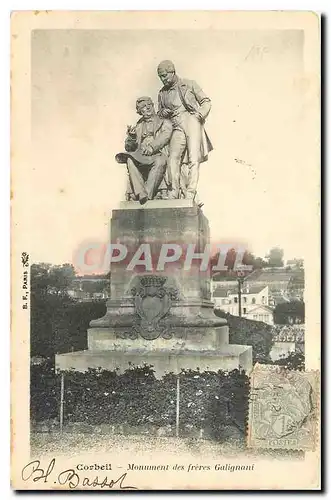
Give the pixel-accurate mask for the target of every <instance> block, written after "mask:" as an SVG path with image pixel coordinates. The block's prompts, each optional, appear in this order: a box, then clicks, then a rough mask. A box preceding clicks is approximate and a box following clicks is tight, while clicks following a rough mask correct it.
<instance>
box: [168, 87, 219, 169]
mask: <svg viewBox="0 0 331 500" xmlns="http://www.w3.org/2000/svg"><path fill="white" fill-rule="evenodd" d="M177 88H178V92H179V96H180V99H181V101H182V103H183V105H184V107H185V109H186V110H187V111H188V112H189V113H191V114H193V113H194V112H196V111H198V112H199V113H200V114H201V115H202V118H203V121H204V120H205V119H206V118H207V116H208V114H209V111H210V99H209V97H207V95H206V94H205V93H204V92H203V90H202V89H201V87H199V85H198V84H197V83H196V82H195V81H194V80H187V79H186V78H185V79H184V78H178V81H177ZM166 92H167V89H166V88H165V87H163V88H162V89H161V90H160V92H159V96H158V104H159V111H160V110H161V109H162V108H165V107H166V106H165V104H164V96H165V93H166ZM212 150H213V145H212V143H211V141H210V139H209V137H208V135H207V132H206V130H205V127H204V124H203V123H202V124H201V144H200V151H201V154H200V160H201V162H203V161H206V160H207V159H208V153H209V152H210V151H212ZM186 161H187V154H186V155H185V157H184V160H183V163H186Z"/></svg>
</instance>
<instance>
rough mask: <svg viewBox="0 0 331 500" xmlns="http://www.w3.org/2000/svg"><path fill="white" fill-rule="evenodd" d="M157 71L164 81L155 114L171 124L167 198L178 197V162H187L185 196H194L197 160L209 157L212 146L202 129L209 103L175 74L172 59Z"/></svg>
mask: <svg viewBox="0 0 331 500" xmlns="http://www.w3.org/2000/svg"><path fill="white" fill-rule="evenodd" d="M157 72H158V76H159V78H160V80H161V81H162V83H163V88H162V89H161V90H160V92H159V110H158V114H159V116H160V117H161V118H165V119H170V120H171V122H172V126H173V133H172V137H171V141H170V152H169V159H168V174H169V178H170V179H169V180H170V182H171V191H170V193H169V198H179V190H180V176H181V165H182V163H186V164H187V167H188V176H187V181H186V183H185V184H186V193H185V197H186V198H189V199H194V198H195V196H196V190H197V185H198V180H199V166H200V163H202V162H204V161H206V160H207V159H208V153H209V151H211V150H212V149H213V147H212V144H211V142H210V140H209V138H208V136H207V134H206V132H205V129H204V122H205V120H206V118H207V116H208V114H209V111H210V108H211V102H210V99H209V98H208V97H207V96H206V95H205V94H204V92H203V91H202V89H201V88H200V87H199V85H197V83H196V82H194V81H193V80H184V79H182V78H179V77H178V76H177V75H176V70H175V66H174V64H173V63H172V62H171V61H162V62H161V63H160V64H159V65H158V68H157Z"/></svg>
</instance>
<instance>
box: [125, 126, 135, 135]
mask: <svg viewBox="0 0 331 500" xmlns="http://www.w3.org/2000/svg"><path fill="white" fill-rule="evenodd" d="M127 134H128V135H130V136H131V137H136V135H137V130H136V127H133V126H132V125H128V126H127Z"/></svg>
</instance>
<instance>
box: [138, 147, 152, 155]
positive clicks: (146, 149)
mask: <svg viewBox="0 0 331 500" xmlns="http://www.w3.org/2000/svg"><path fill="white" fill-rule="evenodd" d="M140 150H141V152H142V154H143V155H146V156H152V154H153V153H154V150H153V147H152V146H150V145H149V146H141V148H140Z"/></svg>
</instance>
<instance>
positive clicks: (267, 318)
mask: <svg viewBox="0 0 331 500" xmlns="http://www.w3.org/2000/svg"><path fill="white" fill-rule="evenodd" d="M212 299H213V302H214V305H215V308H216V309H222V310H223V311H225V312H227V313H229V314H232V315H233V316H239V295H238V286H236V287H234V286H233V285H232V288H230V289H226V288H224V287H218V288H216V289H215V290H214V292H213V294H212ZM253 311H255V312H254V313H253ZM241 314H242V317H243V318H247V319H254V320H255V321H264V322H265V323H267V324H269V325H273V311H272V309H271V308H270V307H269V288H268V286H263V285H262V286H261V285H250V284H247V283H244V285H243V287H242V294H241Z"/></svg>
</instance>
